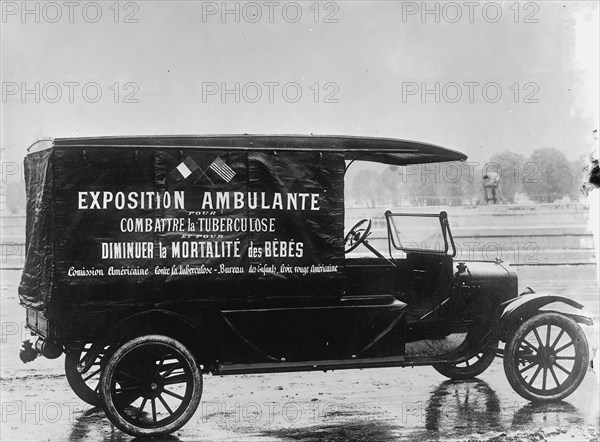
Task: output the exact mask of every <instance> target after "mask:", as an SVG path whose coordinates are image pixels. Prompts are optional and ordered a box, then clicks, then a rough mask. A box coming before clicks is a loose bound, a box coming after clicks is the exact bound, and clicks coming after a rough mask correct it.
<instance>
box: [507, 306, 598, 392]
mask: <svg viewBox="0 0 600 442" xmlns="http://www.w3.org/2000/svg"><path fill="white" fill-rule="evenodd" d="M588 362H589V349H588V343H587V340H586V338H585V335H584V333H583V330H581V327H579V325H578V324H577V323H576V322H575V321H573V320H572V319H571V318H569V317H567V316H565V315H562V314H560V313H554V312H547V313H540V314H537V315H535V316H533V317H532V318H530V319H528V320H527V321H525V322H524V323H523V324H521V326H520V327H519V328H518V329H517V330H516V332H515V334H514V336H513V337H512V338H511V339H510V340H509V341H508V343H507V346H506V350H505V352H504V371H505V373H506V377H507V378H508V382H509V383H510V385H511V386H512V387H513V389H514V390H515V391H516V392H517V393H518V394H519V395H521V396H522V397H524V398H525V399H528V400H530V401H560V400H562V399H564V398H566V397H567V396H569V395H570V394H571V393H573V392H574V391H575V390H576V389H577V387H578V386H579V384H581V381H582V380H583V378H584V376H585V372H586V370H587V366H588Z"/></svg>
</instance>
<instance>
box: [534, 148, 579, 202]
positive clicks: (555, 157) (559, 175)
mask: <svg viewBox="0 0 600 442" xmlns="http://www.w3.org/2000/svg"><path fill="white" fill-rule="evenodd" d="M527 162H528V163H533V164H534V165H535V167H536V171H535V172H536V173H534V174H531V176H530V177H529V178H528V179H526V180H524V182H523V188H524V189H525V192H527V196H529V198H531V199H532V200H533V201H537V202H544V203H546V202H547V203H552V202H554V201H556V200H559V199H561V198H563V197H564V196H568V195H569V194H571V193H572V189H573V187H574V185H573V183H574V180H573V171H572V166H571V164H569V161H567V158H566V157H565V156H564V155H563V153H562V152H561V151H559V150H558V149H555V148H553V147H544V148H542V149H537V150H536V151H534V152H533V154H531V157H529V158H528V160H527Z"/></svg>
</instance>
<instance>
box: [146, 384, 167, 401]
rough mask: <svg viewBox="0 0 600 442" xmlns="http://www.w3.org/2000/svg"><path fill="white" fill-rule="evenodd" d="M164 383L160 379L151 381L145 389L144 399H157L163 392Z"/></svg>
mask: <svg viewBox="0 0 600 442" xmlns="http://www.w3.org/2000/svg"><path fill="white" fill-rule="evenodd" d="M163 387H164V385H163V382H162V381H161V380H160V379H152V380H150V381H149V382H148V383H147V384H146V386H145V388H144V397H145V398H147V399H152V398H157V397H158V396H160V394H161V393H162V391H163Z"/></svg>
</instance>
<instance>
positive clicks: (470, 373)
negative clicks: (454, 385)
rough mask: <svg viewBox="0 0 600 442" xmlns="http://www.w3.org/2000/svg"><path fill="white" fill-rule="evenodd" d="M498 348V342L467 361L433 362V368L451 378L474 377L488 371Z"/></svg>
mask: <svg viewBox="0 0 600 442" xmlns="http://www.w3.org/2000/svg"><path fill="white" fill-rule="evenodd" d="M497 349H498V344H497V343H496V345H494V346H491V347H487V348H485V349H484V350H482V351H480V352H479V353H477V354H475V355H473V356H472V357H470V358H469V359H467V360H466V361H463V362H458V363H451V362H442V363H439V364H433V368H435V369H436V370H437V372H438V373H441V374H443V375H444V376H446V377H448V378H450V379H455V380H459V379H472V378H474V377H477V376H479V375H480V374H481V373H483V372H484V371H486V370H487V369H488V367H489V366H490V365H491V364H492V362H494V358H495V357H496V351H497Z"/></svg>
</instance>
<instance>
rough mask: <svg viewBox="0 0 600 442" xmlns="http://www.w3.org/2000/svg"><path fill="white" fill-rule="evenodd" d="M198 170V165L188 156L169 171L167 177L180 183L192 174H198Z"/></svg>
mask: <svg viewBox="0 0 600 442" xmlns="http://www.w3.org/2000/svg"><path fill="white" fill-rule="evenodd" d="M200 170H201V169H200V166H198V164H197V163H196V162H195V161H194V160H193V159H192V157H189V156H188V157H186V158H185V159H184V160H183V161H182V162H181V164H179V165H178V166H177V167H175V169H173V170H172V171H171V172H170V173H169V179H170V180H171V181H172V182H174V183H182V182H183V181H185V180H186V179H187V178H189V177H190V176H192V175H194V174H195V176H198V174H197V173H196V172H198V171H200Z"/></svg>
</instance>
